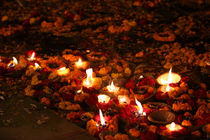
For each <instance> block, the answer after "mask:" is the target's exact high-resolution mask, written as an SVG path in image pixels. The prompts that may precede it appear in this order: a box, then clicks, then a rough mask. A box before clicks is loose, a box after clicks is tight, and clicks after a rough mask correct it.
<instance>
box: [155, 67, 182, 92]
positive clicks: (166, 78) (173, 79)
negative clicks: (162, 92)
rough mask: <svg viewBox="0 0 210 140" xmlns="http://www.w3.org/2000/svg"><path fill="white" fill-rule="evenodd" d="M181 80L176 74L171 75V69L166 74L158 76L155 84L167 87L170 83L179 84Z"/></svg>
mask: <svg viewBox="0 0 210 140" xmlns="http://www.w3.org/2000/svg"><path fill="white" fill-rule="evenodd" d="M180 80H181V76H180V75H179V74H177V73H172V68H171V69H170V70H169V72H168V73H164V74H162V75H160V76H159V77H158V78H157V82H158V83H159V84H160V85H169V84H171V83H175V84H176V83H179V81H180ZM169 89H170V87H169V86H168V88H167V90H169Z"/></svg>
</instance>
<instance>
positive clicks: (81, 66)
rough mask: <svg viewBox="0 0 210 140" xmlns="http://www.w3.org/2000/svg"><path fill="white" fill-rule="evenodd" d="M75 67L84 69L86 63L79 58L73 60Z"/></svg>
mask: <svg viewBox="0 0 210 140" xmlns="http://www.w3.org/2000/svg"><path fill="white" fill-rule="evenodd" d="M75 67H76V68H78V69H86V68H87V67H88V63H87V62H85V61H82V59H81V58H79V60H78V61H77V62H75Z"/></svg>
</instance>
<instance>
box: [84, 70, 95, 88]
mask: <svg viewBox="0 0 210 140" xmlns="http://www.w3.org/2000/svg"><path fill="white" fill-rule="evenodd" d="M86 74H87V78H86V79H85V80H84V81H83V85H84V86H85V87H87V88H90V87H92V86H93V69H92V68H90V69H87V70H86Z"/></svg>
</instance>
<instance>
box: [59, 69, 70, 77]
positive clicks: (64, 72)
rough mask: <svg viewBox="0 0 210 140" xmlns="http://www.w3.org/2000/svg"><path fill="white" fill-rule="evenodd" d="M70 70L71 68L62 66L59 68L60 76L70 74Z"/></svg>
mask: <svg viewBox="0 0 210 140" xmlns="http://www.w3.org/2000/svg"><path fill="white" fill-rule="evenodd" d="M69 71H70V70H69V69H68V68H66V67H62V68H60V69H58V70H57V74H58V75H59V76H66V75H68V74H69Z"/></svg>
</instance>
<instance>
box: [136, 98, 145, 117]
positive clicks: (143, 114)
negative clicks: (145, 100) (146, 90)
mask: <svg viewBox="0 0 210 140" xmlns="http://www.w3.org/2000/svg"><path fill="white" fill-rule="evenodd" d="M135 101H136V104H137V106H138V115H140V116H146V112H143V111H144V110H143V107H142V105H141V103H140V102H139V101H138V100H137V99H135Z"/></svg>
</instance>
